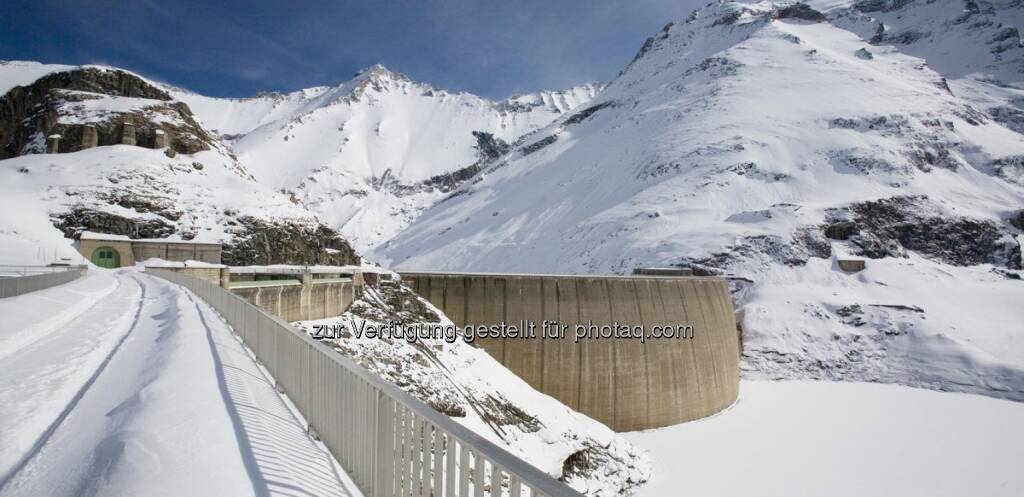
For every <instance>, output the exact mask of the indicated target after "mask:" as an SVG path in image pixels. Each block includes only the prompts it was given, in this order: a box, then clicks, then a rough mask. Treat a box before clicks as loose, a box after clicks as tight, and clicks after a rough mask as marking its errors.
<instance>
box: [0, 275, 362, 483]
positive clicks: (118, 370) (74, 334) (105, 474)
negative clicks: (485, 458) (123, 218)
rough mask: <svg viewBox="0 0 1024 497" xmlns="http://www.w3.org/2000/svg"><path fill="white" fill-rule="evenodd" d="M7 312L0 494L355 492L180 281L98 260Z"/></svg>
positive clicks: (3, 305)
mask: <svg viewBox="0 0 1024 497" xmlns="http://www.w3.org/2000/svg"><path fill="white" fill-rule="evenodd" d="M0 317H2V319H0V321H2V322H3V323H4V324H3V326H2V329H0V400H2V401H0V495H4V496H7V495H10V496H16V495H49V496H61V495H76V496H78V495H232V496H235V495H274V494H288V495H302V494H306V495H328V496H358V494H359V492H358V490H357V489H356V488H355V486H354V485H353V484H352V483H351V480H349V479H348V477H347V476H346V475H344V474H343V473H341V472H340V469H338V468H337V465H336V463H335V462H334V460H333V458H331V456H330V454H329V453H327V451H326V450H325V449H324V448H323V447H322V445H320V444H318V443H316V442H314V441H313V440H311V439H310V438H309V437H308V436H307V435H306V432H305V429H304V426H305V425H304V423H303V422H302V421H301V420H300V419H299V418H298V417H297V416H296V414H294V412H293V410H291V409H290V408H289V406H288V405H286V403H285V401H284V400H283V399H282V398H281V397H280V396H279V395H277V393H276V391H275V390H274V388H273V385H272V384H271V383H270V381H268V379H267V378H266V376H264V374H263V372H262V371H261V369H260V368H259V367H258V366H257V365H256V363H255V362H254V361H253V360H252V358H251V356H250V355H249V354H248V352H247V351H246V349H245V348H244V347H243V346H242V345H241V344H240V343H239V342H238V340H237V339H236V338H235V337H234V336H233V335H232V333H231V330H230V328H229V327H228V326H227V325H226V324H225V323H224V322H223V321H222V320H221V319H220V318H219V316H217V315H216V314H215V313H214V312H213V311H212V310H211V309H210V308H209V307H207V306H206V305H205V304H203V303H201V302H199V301H197V299H195V297H194V296H192V295H191V294H190V293H188V292H186V291H184V290H182V289H181V288H179V287H177V286H174V285H171V284H169V283H167V282H165V281H163V280H159V279H157V278H154V277H152V276H149V275H146V274H143V273H138V272H135V271H130V270H128V271H119V272H112V271H103V270H96V269H93V270H91V271H89V275H88V276H86V277H84V278H82V279H80V280H78V281H75V282H73V283H70V284H67V285H62V286H59V287H55V288H52V289H48V290H44V291H40V292H33V293H31V294H27V295H23V296H20V297H15V298H11V299H3V300H0Z"/></svg>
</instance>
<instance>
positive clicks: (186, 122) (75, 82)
mask: <svg viewBox="0 0 1024 497" xmlns="http://www.w3.org/2000/svg"><path fill="white" fill-rule="evenodd" d="M119 97H130V98H139V99H147V100H149V101H150V102H149V103H148V104H147V105H144V106H142V107H140V108H137V109H136V110H132V111H127V112H102V113H92V114H90V113H85V114H84V115H82V116H77V115H76V116H75V117H76V118H75V119H70V120H65V122H62V120H61V117H62V115H67V114H69V113H75V112H76V111H77V109H79V108H81V107H84V106H85V105H86V104H87V103H88V101H90V100H101V99H106V98H119ZM155 116H160V117H161V118H160V119H154V117H155ZM125 123H128V124H131V125H133V127H134V132H135V142H136V144H137V145H139V146H142V147H153V146H154V144H155V140H156V138H155V136H156V130H158V129H159V130H162V131H163V132H164V133H165V134H166V135H167V136H169V137H171V140H170V142H171V148H172V149H173V150H174V151H175V152H178V153H185V154H191V153H195V152H198V151H200V150H208V149H209V148H210V143H212V141H213V140H214V139H213V138H212V137H211V136H210V135H209V134H208V133H207V132H206V131H205V130H204V129H203V128H202V126H200V125H199V124H198V123H197V122H196V121H195V119H194V118H193V116H192V111H191V110H190V109H189V108H188V106H187V105H185V104H184V103H182V102H176V101H173V100H172V99H171V96H170V95H169V94H168V93H167V92H165V91H163V90H161V89H159V88H157V87H155V86H153V85H151V84H149V83H147V82H146V81H144V80H143V79H141V78H139V77H138V76H135V75H132V74H129V73H127V72H124V71H119V70H105V69H98V68H82V69H76V70H72V71H65V72H58V73H53V74H50V75H47V76H44V77H43V78H40V79H38V80H36V81H35V82H33V83H32V84H30V85H27V86H16V87H14V88H12V89H11V90H10V91H8V92H7V94H5V95H4V96H3V97H0V159H6V158H10V157H17V156H19V155H24V154H27V153H40V152H43V151H44V148H43V146H42V143H41V139H40V137H43V138H45V137H46V136H49V135H52V134H59V135H61V137H62V138H61V141H60V151H61V152H74V151H77V150H79V149H80V148H81V145H82V135H83V133H84V132H85V126H86V125H90V126H92V127H93V128H95V129H96V132H97V135H98V143H97V145H100V146H103V145H114V144H118V143H121V137H122V132H123V126H124V124H125Z"/></svg>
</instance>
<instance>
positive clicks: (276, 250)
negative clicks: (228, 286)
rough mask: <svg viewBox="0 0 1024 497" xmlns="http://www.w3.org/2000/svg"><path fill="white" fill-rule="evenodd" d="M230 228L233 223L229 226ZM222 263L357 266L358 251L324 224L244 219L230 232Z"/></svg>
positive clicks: (248, 217) (238, 221) (235, 264)
mask: <svg viewBox="0 0 1024 497" xmlns="http://www.w3.org/2000/svg"><path fill="white" fill-rule="evenodd" d="M229 224H230V223H229ZM231 232H232V234H233V235H234V238H233V239H232V240H231V241H229V242H227V243H226V244H225V245H224V248H223V252H222V253H221V260H222V261H223V262H224V264H227V265H229V266H249V265H268V264H324V265H348V264H358V263H359V260H360V259H359V256H357V255H356V253H355V250H353V249H352V247H351V246H350V245H349V244H348V242H347V241H345V239H343V238H342V237H341V236H340V235H338V233H337V232H335V231H334V230H332V229H330V228H328V227H326V226H324V225H322V224H315V225H309V224H302V223H299V222H294V221H287V220H285V221H267V220H263V219H257V218H255V217H250V216H243V217H240V218H238V219H237V224H236V226H235V227H234V228H233V229H231Z"/></svg>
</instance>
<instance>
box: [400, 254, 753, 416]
mask: <svg viewBox="0 0 1024 497" xmlns="http://www.w3.org/2000/svg"><path fill="white" fill-rule="evenodd" d="M400 274H401V276H402V280H403V281H404V282H405V283H406V284H407V285H409V286H410V287H411V288H412V289H413V290H415V291H416V292H417V293H419V294H420V295H422V296H423V297H425V298H426V299H428V300H429V301H430V302H431V303H432V304H434V305H435V306H436V307H438V308H439V309H442V310H443V311H444V312H445V313H446V314H447V315H448V316H449V317H450V318H451V319H452V321H454V322H455V324H457V325H459V326H466V325H472V326H479V325H486V326H491V325H499V326H500V325H501V324H502V323H505V324H507V325H517V326H518V325H519V324H520V322H521V321H524V320H525V321H528V322H533V323H535V324H536V327H537V328H536V333H535V334H536V336H535V337H527V338H510V337H504V338H481V339H479V340H478V341H477V342H476V343H478V344H479V345H480V346H481V347H483V348H484V349H485V350H486V351H487V352H488V353H490V354H491V356H493V357H494V358H495V359H497V360H498V361H500V362H501V363H502V364H504V365H505V366H506V367H508V368H509V369H511V370H512V371H513V372H515V373H516V374H517V375H519V376H520V377H521V378H523V379H524V380H526V382H527V383H529V384H530V385H531V386H533V387H534V388H536V389H537V390H540V391H542V392H544V393H546V394H548V395H551V396H552V397H555V398H557V399H558V400H560V401H562V402H563V403H565V404H566V405H568V406H570V407H572V408H573V409H575V410H577V411H579V412H582V413H584V414H587V415H588V416H590V417H592V418H594V419H597V420H599V421H601V422H603V423H605V424H606V425H608V426H609V427H611V428H612V429H614V430H616V431H632V430H641V429H647V428H656V427H660V426H667V425H672V424H678V423H682V422H685V421H691V420H694V419H698V418H702V417H704V416H708V415H711V414H714V413H716V412H718V411H720V410H722V409H724V408H726V407H728V406H729V405H731V404H732V403H733V402H734V401H735V400H736V396H737V394H738V390H739V347H740V345H739V335H738V333H737V330H736V322H735V319H734V317H733V305H732V300H731V298H730V296H729V288H728V285H727V284H726V282H725V281H724V280H722V279H719V278H702V277H658V276H554V275H518V274H468V273H435V272H400ZM544 320H548V321H557V322H558V323H559V325H561V326H565V327H567V328H568V329H567V331H566V333H565V336H564V337H563V338H557V337H550V336H548V337H544V336H542V333H541V326H542V323H543V321H544ZM616 322H617V323H618V324H619V325H628V326H630V327H636V326H641V327H643V330H646V331H648V332H650V331H652V330H654V327H655V326H660V327H666V326H671V327H673V329H678V327H679V326H682V325H689V326H692V331H691V333H692V338H645V339H644V340H643V341H641V340H640V339H638V338H629V337H623V338H602V337H601V336H600V333H597V334H593V333H590V330H593V329H594V327H591V326H590V325H591V324H593V325H594V326H595V327H597V326H601V325H608V324H612V323H616ZM577 325H580V326H581V327H583V328H582V329H580V331H585V333H586V336H584V337H583V338H581V339H580V340H578V341H577V340H576V331H577V328H576V326H577ZM549 329H550V327H549Z"/></svg>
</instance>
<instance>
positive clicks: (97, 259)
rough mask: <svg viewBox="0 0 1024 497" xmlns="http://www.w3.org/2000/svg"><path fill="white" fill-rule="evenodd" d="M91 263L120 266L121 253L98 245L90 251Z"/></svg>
mask: <svg viewBox="0 0 1024 497" xmlns="http://www.w3.org/2000/svg"><path fill="white" fill-rule="evenodd" d="M92 263H93V264H95V265H97V266H99V267H107V268H115V267H121V254H119V253H117V250H114V249H112V248H110V247H100V248H98V249H96V250H93V251H92Z"/></svg>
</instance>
